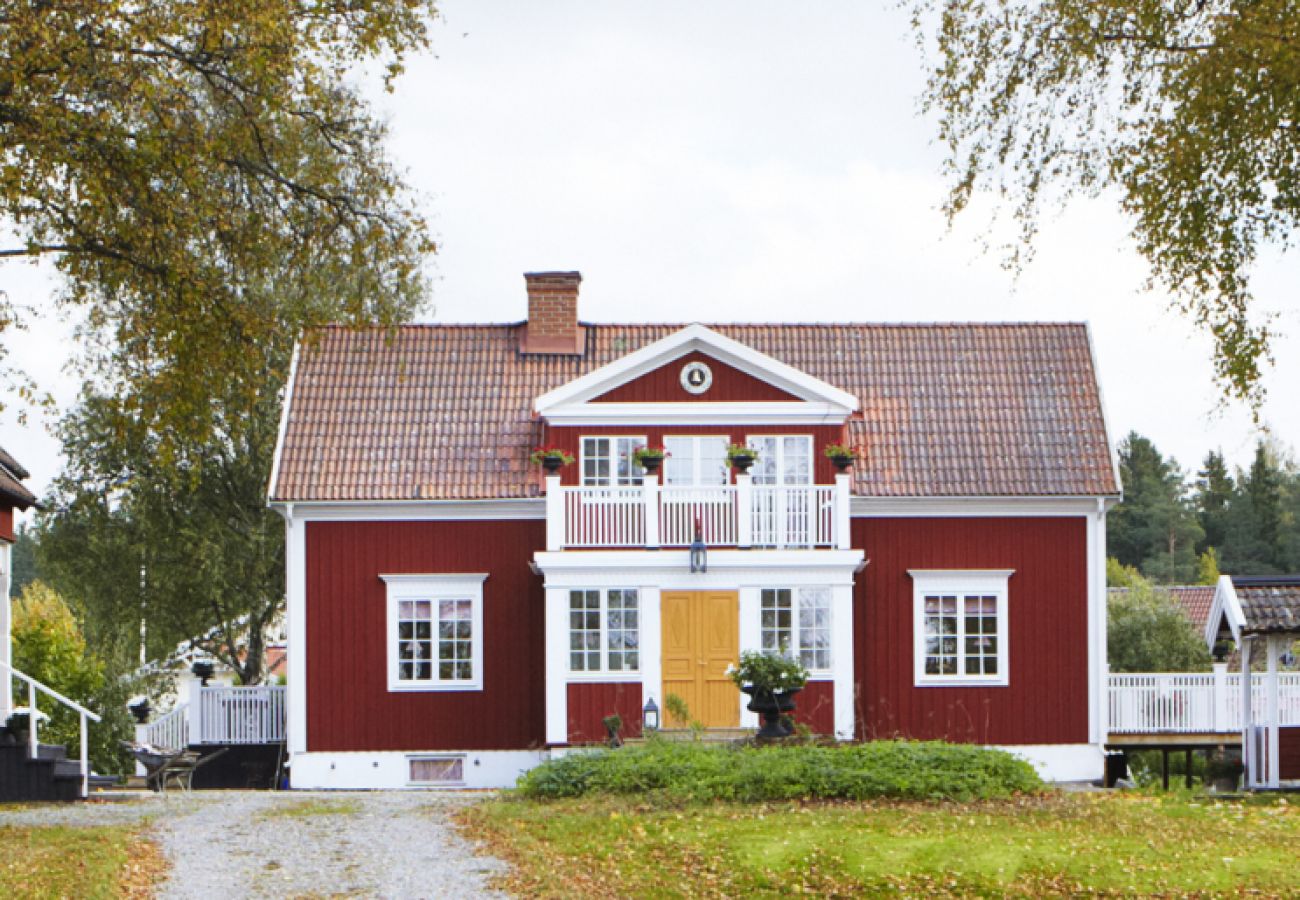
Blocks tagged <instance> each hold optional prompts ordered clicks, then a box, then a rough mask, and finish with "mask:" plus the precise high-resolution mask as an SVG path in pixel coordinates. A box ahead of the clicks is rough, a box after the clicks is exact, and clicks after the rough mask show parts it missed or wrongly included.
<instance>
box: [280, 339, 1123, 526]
mask: <svg viewBox="0 0 1300 900" xmlns="http://www.w3.org/2000/svg"><path fill="white" fill-rule="evenodd" d="M584 324H585V323H584ZM585 327H586V338H585V339H586V345H585V350H584V353H583V354H582V355H558V354H554V355H552V354H523V353H521V352H520V338H521V336H522V331H523V326H522V323H517V324H506V325H411V326H405V327H402V328H398V329H395V330H383V329H371V330H350V329H344V328H338V327H336V328H326V329H323V330H321V331H319V332H317V333H315V334H313V335H311V336H310V338H309V339H308V340H307V341H306V342H304V344H303V345H302V347H301V349H300V352H299V358H298V361H297V365H296V370H295V373H294V376H293V378H292V380H291V395H290V400H289V404H288V409H287V410H286V415H285V426H284V428H283V430H282V434H281V436H280V442H281V443H280V446H279V448H278V454H277V457H278V459H277V468H276V475H275V478H274V481H273V484H272V486H271V492H270V493H271V498H272V499H273V500H277V501H295V502H296V501H311V500H317V501H365V500H419V499H456V500H464V499H495V498H520V497H531V496H538V495H539V494H540V489H541V479H540V475H539V472H538V471H537V467H535V466H531V465H529V462H528V454H529V452H530V451H531V449H532V448H533V447H535V446H536V445H537V444H538V443H539V442H540V441H541V440H542V435H543V427H542V422H541V420H540V419H539V418H538V417H537V416H535V415H534V414H533V411H532V406H533V403H534V401H535V400H536V398H538V397H539V396H541V395H543V394H545V393H547V392H548V391H552V390H555V389H556V388H558V387H560V386H562V385H564V384H566V383H568V382H570V381H572V380H574V379H576V378H579V377H581V376H583V375H585V374H587V373H588V372H591V371H592V370H594V369H596V368H598V367H600V366H604V365H607V364H609V363H611V362H613V361H615V360H617V359H619V358H620V357H623V356H625V355H626V354H628V353H632V352H634V351H636V350H638V349H639V348H642V347H645V346H647V345H649V344H651V343H653V342H654V341H658V340H660V339H662V338H664V337H666V336H668V335H670V334H672V333H674V332H676V331H678V330H680V329H681V328H683V327H684V326H681V325H660V324H654V325H649V324H637V325H605V324H598V325H591V324H585ZM710 328H712V329H714V330H715V331H717V332H718V333H720V334H722V335H724V336H726V337H727V338H730V339H732V340H735V341H739V342H740V343H742V344H744V345H746V346H748V347H752V348H753V349H754V350H757V351H759V352H761V353H764V354H767V355H769V356H771V357H772V358H774V359H776V360H779V361H780V362H781V363H784V364H786V365H788V366H791V367H793V368H795V369H798V370H799V371H801V372H805V373H807V374H808V375H810V376H812V377H813V378H817V379H820V380H822V381H824V382H826V383H827V384H829V385H833V386H834V387H836V388H839V389H841V390H843V391H846V392H848V393H849V394H851V395H853V396H855V397H857V398H858V399H859V401H860V411H859V412H857V413H855V414H854V415H853V416H852V417H851V418H850V419H849V423H848V430H849V440H850V442H851V443H852V444H854V445H861V446H863V447H865V448H866V453H865V458H863V459H860V460H858V461H857V464H856V467H855V470H854V492H855V493H856V494H858V495H860V496H871V497H964V496H970V497H974V496H982V497H1014V496H1036V497H1041V496H1115V495H1117V494H1118V484H1117V482H1116V477H1115V469H1114V465H1113V461H1112V455H1111V451H1110V446H1109V442H1108V438H1107V434H1106V428H1105V421H1104V417H1103V413H1102V404H1101V397H1100V390H1099V387H1098V384H1097V378H1096V373H1095V371H1094V366H1093V359H1092V350H1091V345H1090V341H1089V337H1088V332H1087V327H1086V326H1084V325H1081V324H935V325H928V324H927V325H907V324H902V325H895V324H889V325H882V324H870V325H868V324H826V325H808V324H783V325H712V326H710Z"/></svg>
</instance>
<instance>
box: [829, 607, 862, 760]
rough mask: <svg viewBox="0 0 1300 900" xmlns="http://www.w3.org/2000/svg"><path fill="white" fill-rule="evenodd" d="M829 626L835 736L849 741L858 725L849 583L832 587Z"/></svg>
mask: <svg viewBox="0 0 1300 900" xmlns="http://www.w3.org/2000/svg"><path fill="white" fill-rule="evenodd" d="M831 628H832V631H831V664H832V666H833V676H832V678H833V681H834V685H835V686H834V689H833V696H834V703H835V710H834V711H835V736H836V737H837V738H839V739H840V740H842V741H848V740H852V739H853V738H854V737H855V733H854V732H855V730H856V728H855V726H856V724H857V704H856V703H854V700H855V698H856V695H857V685H856V682H855V678H856V672H855V666H856V664H857V663H856V657H855V653H854V647H853V635H854V630H853V585H852V584H836V585H832V586H831Z"/></svg>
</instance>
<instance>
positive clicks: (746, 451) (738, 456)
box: [727, 444, 758, 474]
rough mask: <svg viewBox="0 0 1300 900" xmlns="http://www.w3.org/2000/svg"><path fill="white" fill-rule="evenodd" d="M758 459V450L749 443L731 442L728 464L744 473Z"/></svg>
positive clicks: (728, 448)
mask: <svg viewBox="0 0 1300 900" xmlns="http://www.w3.org/2000/svg"><path fill="white" fill-rule="evenodd" d="M757 461H758V451H757V450H755V449H754V448H753V447H750V446H749V445H748V444H731V445H730V446H728V447H727V465H729V466H731V467H732V468H734V469H735V470H736V471H737V472H740V473H741V474H744V473H745V472H748V471H749V467H750V466H752V465H753V464H754V463H755V462H757Z"/></svg>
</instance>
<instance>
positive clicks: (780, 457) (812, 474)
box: [745, 434, 817, 487]
mask: <svg viewBox="0 0 1300 900" xmlns="http://www.w3.org/2000/svg"><path fill="white" fill-rule="evenodd" d="M787 438H798V439H799V440H801V441H803V442H804V443H806V444H807V445H808V480H807V481H800V482H797V483H794V484H787V483H786V480H785V441H786V439H787ZM760 440H761V441H768V440H775V441H776V447H777V455H776V481H775V482H772V483H771V484H769V483H768V482H766V481H764V482H759V480H758V478H757V477H755V478H754V484H756V485H757V484H762V485H763V486H765V487H807V486H809V485H811V484H813V483H814V482H816V480H817V457H816V456H815V455H814V453H815V450H816V448H815V447H813V438H812V435H811V434H747V435H745V445H746V446H748V447H750V448H752V449H754V450H758V449H759V448H758V447H756V446H755V444H756V443H757V442H758V441H760ZM758 458H759V464H761V462H762V459H763V452H762V451H759V457H758Z"/></svg>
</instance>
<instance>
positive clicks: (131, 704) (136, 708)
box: [126, 697, 153, 725]
mask: <svg viewBox="0 0 1300 900" xmlns="http://www.w3.org/2000/svg"><path fill="white" fill-rule="evenodd" d="M126 708H127V709H128V710H129V711H130V713H131V715H133V716H135V720H136V722H138V723H140V724H141V725H143V724H145V723H146V722H148V721H149V713H150V712H151V711H152V709H153V707H151V706H150V705H149V698H148V697H132V698H131V700H130V701H128V702H127V704H126Z"/></svg>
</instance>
